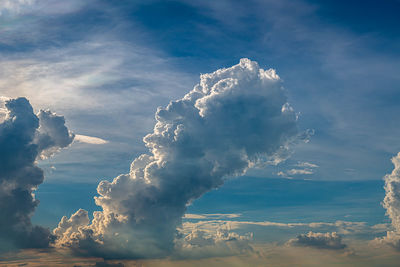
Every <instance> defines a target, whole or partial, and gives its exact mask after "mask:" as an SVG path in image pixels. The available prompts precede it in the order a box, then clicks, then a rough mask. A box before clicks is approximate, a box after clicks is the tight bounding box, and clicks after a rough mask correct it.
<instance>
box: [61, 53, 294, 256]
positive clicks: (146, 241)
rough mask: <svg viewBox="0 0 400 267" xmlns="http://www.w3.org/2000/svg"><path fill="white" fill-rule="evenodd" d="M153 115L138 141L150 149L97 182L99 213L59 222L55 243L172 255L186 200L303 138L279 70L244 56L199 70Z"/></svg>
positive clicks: (97, 252) (106, 252)
mask: <svg viewBox="0 0 400 267" xmlns="http://www.w3.org/2000/svg"><path fill="white" fill-rule="evenodd" d="M156 121H157V123H156V125H155V127H154V132H153V133H151V134H148V135H147V136H145V137H144V139H143V140H144V143H145V144H146V146H147V147H148V148H149V150H150V154H143V155H141V156H139V157H138V158H136V159H135V160H134V161H133V163H132V165H131V171H130V173H129V174H123V175H120V176H118V177H116V178H115V179H114V180H113V181H112V182H108V181H102V182H100V184H99V185H98V187H97V192H98V194H99V196H97V197H95V201H96V204H97V205H98V206H100V207H101V208H102V211H98V212H94V214H93V215H94V219H93V220H92V222H91V223H90V224H88V225H87V224H86V223H82V224H81V225H80V226H78V227H76V231H72V230H71V231H69V230H67V231H64V230H62V231H60V229H61V228H63V224H62V223H61V224H60V225H59V227H58V228H56V229H55V230H54V233H55V234H56V235H57V237H58V240H57V242H56V244H57V245H58V246H66V247H71V248H72V249H73V250H75V251H76V252H77V253H80V254H83V255H92V256H93V255H94V256H101V257H105V258H112V257H113V258H116V257H121V258H123V257H129V258H149V257H164V256H166V255H170V254H171V252H172V251H173V249H174V242H173V241H174V239H175V237H176V228H177V227H178V226H180V225H181V224H182V216H183V215H184V213H185V211H186V206H187V205H188V204H190V203H191V202H192V201H194V200H195V199H197V198H199V197H200V196H201V195H203V194H204V193H206V192H208V191H210V190H211V189H213V188H217V187H219V186H221V185H222V184H223V183H224V181H225V180H226V179H227V178H228V177H230V176H235V175H241V174H244V173H245V172H246V171H247V170H248V169H249V168H250V167H253V166H255V165H256V164H258V163H259V162H260V161H261V160H262V161H268V162H276V161H277V159H281V158H282V152H287V150H288V146H289V145H290V144H292V143H293V142H294V140H296V139H298V138H299V136H300V135H299V133H298V129H297V116H296V114H295V112H294V111H293V109H292V108H291V107H290V106H289V104H287V99H286V96H285V92H284V90H283V88H282V86H281V80H280V78H279V76H278V75H277V74H276V73H275V71H274V70H272V69H270V70H263V69H261V68H260V67H259V66H258V64H257V63H256V62H253V61H250V60H248V59H242V60H241V61H240V63H239V64H238V65H235V66H233V67H230V68H226V69H220V70H217V71H215V72H213V73H209V74H203V75H201V79H200V83H199V84H197V85H196V86H195V87H194V88H193V90H192V91H190V92H189V93H188V94H187V95H185V96H184V97H183V98H182V99H180V100H177V101H173V102H170V104H169V105H168V106H167V107H166V108H159V109H158V110H157V113H156ZM65 220H67V219H63V221H65ZM57 233H59V234H57Z"/></svg>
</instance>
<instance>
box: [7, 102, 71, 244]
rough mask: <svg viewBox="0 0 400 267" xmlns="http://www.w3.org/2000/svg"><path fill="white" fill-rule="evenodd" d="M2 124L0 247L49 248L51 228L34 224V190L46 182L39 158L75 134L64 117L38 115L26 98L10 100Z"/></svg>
mask: <svg viewBox="0 0 400 267" xmlns="http://www.w3.org/2000/svg"><path fill="white" fill-rule="evenodd" d="M4 107H5V109H6V116H5V119H4V121H3V122H2V123H0V214H1V216H0V246H1V247H0V250H2V249H7V248H13V247H16V248H38V247H47V246H48V245H49V242H50V241H51V240H52V239H53V236H52V235H51V234H50V232H49V230H48V229H45V228H42V227H40V226H34V225H32V223H31V221H30V217H31V216H32V214H33V212H34V210H35V208H36V206H37V205H38V204H39V201H38V200H37V199H35V197H34V190H35V189H36V188H37V187H38V186H39V185H40V184H41V183H42V182H43V179H44V175H43V170H42V169H40V168H39V167H38V166H36V164H35V163H36V160H37V159H38V158H39V157H40V156H41V155H42V153H43V152H45V151H46V150H51V149H58V148H61V147H65V146H67V145H69V143H71V142H72V139H73V135H72V134H71V133H69V131H68V130H67V128H66V127H65V125H64V122H65V121H64V118H63V117H61V116H57V115H55V114H53V113H51V112H49V111H46V112H43V111H41V112H39V114H38V115H35V113H34V112H33V109H32V106H31V105H30V103H29V101H28V100H27V99H26V98H18V99H11V100H6V101H5V104H4Z"/></svg>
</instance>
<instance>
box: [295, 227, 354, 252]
mask: <svg viewBox="0 0 400 267" xmlns="http://www.w3.org/2000/svg"><path fill="white" fill-rule="evenodd" d="M287 245H289V246H304V247H313V248H318V249H344V248H346V244H343V243H342V237H341V236H340V235H338V234H337V233H336V232H332V233H313V232H311V231H310V232H309V233H308V234H301V235H298V236H297V237H296V238H294V239H290V240H289V241H288V242H287Z"/></svg>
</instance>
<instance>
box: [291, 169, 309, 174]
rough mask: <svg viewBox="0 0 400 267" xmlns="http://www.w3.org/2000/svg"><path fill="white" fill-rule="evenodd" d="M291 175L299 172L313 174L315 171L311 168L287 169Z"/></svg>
mask: <svg viewBox="0 0 400 267" xmlns="http://www.w3.org/2000/svg"><path fill="white" fill-rule="evenodd" d="M287 173H288V174H290V175H298V174H313V173H314V172H313V171H312V170H311V169H291V170H288V171H287Z"/></svg>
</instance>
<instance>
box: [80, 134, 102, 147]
mask: <svg viewBox="0 0 400 267" xmlns="http://www.w3.org/2000/svg"><path fill="white" fill-rule="evenodd" d="M74 141H76V142H79V143H86V144H93V145H103V144H107V143H108V141H107V140H104V139H101V138H99V137H93V136H87V135H81V134H76V135H75V139H74Z"/></svg>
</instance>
